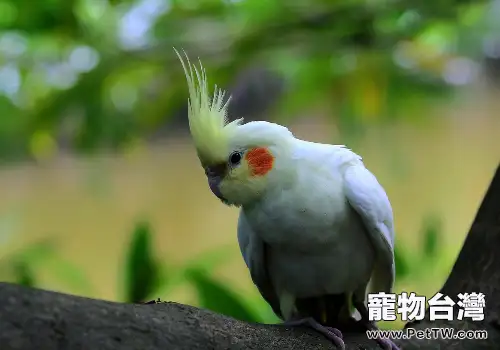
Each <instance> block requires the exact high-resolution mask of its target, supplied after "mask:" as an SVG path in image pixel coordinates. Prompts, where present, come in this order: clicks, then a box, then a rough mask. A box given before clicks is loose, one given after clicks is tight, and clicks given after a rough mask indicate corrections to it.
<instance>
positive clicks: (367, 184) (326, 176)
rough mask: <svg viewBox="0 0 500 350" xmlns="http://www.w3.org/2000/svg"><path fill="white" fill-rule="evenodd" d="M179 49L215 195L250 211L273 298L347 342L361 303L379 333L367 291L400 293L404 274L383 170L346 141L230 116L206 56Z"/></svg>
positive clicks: (247, 248) (290, 316)
mask: <svg viewBox="0 0 500 350" xmlns="http://www.w3.org/2000/svg"><path fill="white" fill-rule="evenodd" d="M175 52H176V53H177V55H178V56H179V59H180V60H181V63H182V66H183V68H184V72H185V74H186V78H187V82H188V89H189V111H188V117H189V129H190V133H191V136H192V140H193V143H194V145H195V148H196V150H197V153H198V158H199V160H200V162H201V165H202V166H203V168H204V169H205V173H206V176H207V178H208V183H209V186H210V189H211V190H212V192H213V193H214V194H215V195H216V196H217V197H218V198H219V199H220V200H221V201H223V202H224V203H225V204H227V205H233V206H236V207H239V208H240V215H239V221H238V241H239V245H240V249H241V253H242V255H243V258H244V260H245V263H246V265H247V267H248V269H249V270H250V275H251V278H252V280H253V282H254V284H255V285H256V286H257V288H258V289H259V291H260V293H261V294H262V296H263V297H264V299H265V300H266V301H267V302H268V303H269V305H270V306H271V307H272V309H273V310H274V312H275V313H276V314H277V315H278V316H279V317H280V318H282V319H283V320H284V321H285V323H284V325H288V326H291V325H308V326H310V327H312V328H314V329H315V330H317V331H319V332H321V333H322V334H323V335H325V336H327V337H328V338H329V339H331V340H332V341H333V342H334V343H335V344H336V345H337V346H338V347H340V348H344V343H343V341H342V333H341V332H340V331H339V329H337V328H333V327H337V326H339V327H340V326H341V325H344V326H345V325H348V324H357V323H353V322H355V321H354V319H353V311H354V309H357V310H358V312H359V313H360V315H361V316H362V317H361V322H362V323H363V324H364V325H365V327H368V328H370V329H374V327H375V325H374V324H373V323H372V322H370V321H369V320H368V312H367V309H366V305H365V302H366V300H365V299H366V294H367V292H368V291H369V292H371V293H375V292H385V293H391V291H392V288H393V283H394V278H395V263H394V222H393V213H392V208H391V204H390V202H389V199H388V197H387V195H386V192H385V191H384V189H383V188H382V186H381V185H380V184H379V182H378V181H377V179H376V178H375V176H374V175H373V174H372V173H371V172H370V171H369V170H368V169H367V168H366V167H365V166H364V164H363V162H362V159H361V157H360V156H358V155H357V154H355V153H354V152H353V151H351V150H349V149H348V148H346V147H345V146H342V145H328V144H319V143H313V142H308V141H304V140H300V139H297V138H295V137H294V135H293V134H292V133H291V132H290V131H289V130H288V129H287V128H285V127H283V126H281V125H278V124H274V123H269V122H264V121H254V122H249V123H246V124H243V120H242V119H238V120H235V121H233V122H228V121H227V117H226V116H227V106H228V103H229V100H230V98H229V99H227V100H226V102H224V95H225V92H224V91H223V90H220V89H218V88H217V86H216V87H215V92H214V95H213V97H211V96H210V94H209V92H208V87H207V78H206V74H205V71H204V68H203V66H202V65H201V62H200V66H199V68H197V67H196V66H192V65H191V63H190V62H189V58H188V57H187V55H186V60H187V63H185V62H184V61H183V58H182V57H181V56H180V54H179V53H178V52H177V51H175ZM350 322H351V323H350ZM358 323H359V322H358ZM345 327H347V326H345ZM365 330H366V328H365ZM380 343H381V344H382V345H383V346H384V347H386V348H389V349H390V348H391V347H392V348H394V349H397V347H396V345H395V344H393V343H392V342H391V341H388V340H380Z"/></svg>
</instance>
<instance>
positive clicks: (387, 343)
mask: <svg viewBox="0 0 500 350" xmlns="http://www.w3.org/2000/svg"><path fill="white" fill-rule="evenodd" d="M377 343H378V344H379V345H380V346H381V347H382V349H384V350H400V349H399V347H398V346H397V345H396V344H394V342H393V341H392V340H390V339H384V338H380V339H377Z"/></svg>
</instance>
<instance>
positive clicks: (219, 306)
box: [186, 268, 260, 322]
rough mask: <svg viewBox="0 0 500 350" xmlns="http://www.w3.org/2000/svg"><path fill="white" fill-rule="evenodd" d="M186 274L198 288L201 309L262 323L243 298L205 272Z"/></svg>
mask: <svg viewBox="0 0 500 350" xmlns="http://www.w3.org/2000/svg"><path fill="white" fill-rule="evenodd" d="M186 273H187V277H188V279H189V280H190V281H191V282H192V283H193V285H194V286H195V287H196V291H197V293H198V300H199V303H200V306H201V307H204V308H206V309H209V310H212V311H214V312H218V313H221V314H223V315H226V316H230V317H234V318H236V319H238V320H242V321H247V322H259V321H260V320H259V318H258V316H257V315H256V313H255V312H254V311H253V310H251V309H250V307H249V306H247V305H246V304H245V303H244V302H243V300H241V298H239V297H238V296H237V295H236V294H235V293H234V292H233V291H231V290H230V289H229V288H227V287H226V286H224V285H223V284H221V283H219V282H217V281H216V280H214V279H213V278H212V277H210V276H209V275H208V273H207V272H206V271H205V270H202V269H197V268H193V269H189V270H188V271H186Z"/></svg>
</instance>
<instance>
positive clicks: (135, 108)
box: [0, 0, 488, 159]
mask: <svg viewBox="0 0 500 350" xmlns="http://www.w3.org/2000/svg"><path fill="white" fill-rule="evenodd" d="M487 10H488V7H487V6H486V5H485V2H482V1H475V2H471V1H463V0H440V1H433V2H424V1H422V2H411V1H397V2H386V1H376V2H364V1H348V0H344V1H340V2H328V1H323V0H315V1H307V3H306V2H305V1H303V0H294V1H288V0H286V1H285V0H276V1H267V0H252V1H249V0H240V1H232V0H207V1H205V0H203V1H186V0H183V1H179V0H140V1H139V0H137V1H132V0H64V1H63V0H50V1H48V0H42V1H38V2H36V3H30V6H26V2H25V1H16V0H1V1H0V115H1V116H2V117H1V118H0V158H2V159H19V158H21V157H32V158H35V159H45V158H47V157H51V156H53V155H55V154H57V152H58V150H61V149H70V150H72V151H78V152H94V151H96V150H97V149H102V148H106V149H124V148H125V149H127V148H128V147H133V145H135V144H137V141H138V140H139V139H141V138H143V137H145V136H147V135H151V134H154V133H156V132H157V131H158V130H164V129H165V128H164V125H167V127H166V129H167V130H168V129H175V128H176V127H175V120H173V119H172V118H174V119H175V116H179V115H180V116H181V119H184V117H183V116H182V111H183V106H185V103H186V86H185V82H184V78H183V76H182V71H181V69H180V68H181V67H180V64H179V62H178V61H177V58H176V56H175V55H174V54H173V51H172V47H173V46H175V47H177V48H183V49H185V50H186V51H187V52H188V53H189V55H190V56H191V57H192V58H195V57H198V56H199V57H200V58H201V59H202V61H203V62H204V65H205V66H206V68H207V71H208V76H209V78H210V79H211V82H210V83H211V84H212V83H215V82H217V83H218V84H219V85H221V86H226V87H229V88H231V89H232V91H236V93H237V95H238V96H236V97H237V98H235V99H234V100H233V102H232V103H233V104H235V105H239V106H242V107H241V108H235V110H236V111H237V113H238V114H243V115H247V113H246V112H247V111H248V109H249V108H250V106H254V105H259V104H263V103H264V102H262V99H263V98H264V97H265V96H268V95H269V94H268V93H265V94H259V93H258V92H259V91H268V90H269V89H270V88H269V85H270V84H271V83H270V82H269V81H268V79H264V78H262V79H257V80H259V82H249V81H248V79H249V78H248V76H252V74H248V75H247V78H248V79H247V78H242V80H241V81H237V80H238V79H236V78H235V77H239V76H240V73H242V72H245V71H247V70H248V69H251V68H252V67H264V68H266V69H269V70H271V71H272V72H274V73H276V74H277V75H279V76H280V77H282V78H283V79H284V81H285V85H286V89H285V92H284V93H283V94H281V97H279V96H278V95H276V101H274V102H276V103H272V104H269V103H267V102H266V103H267V104H266V103H264V104H266V106H267V107H266V108H263V110H261V111H260V112H261V114H262V113H265V114H266V115H267V113H271V111H268V110H266V109H268V107H269V108H270V106H274V107H273V108H274V109H273V110H272V114H273V115H276V116H277V117H280V116H290V115H297V114H300V113H301V112H302V111H303V110H305V109H311V108H315V107H316V106H318V104H319V105H321V107H322V109H323V110H326V111H328V112H329V114H331V115H332V116H336V117H337V118H338V123H339V125H340V127H341V128H343V129H345V130H346V133H344V134H343V135H346V136H349V135H356V133H358V132H359V131H360V129H361V127H362V126H364V125H366V124H368V125H369V124H370V123H372V122H381V121H382V122H384V121H391V120H392V118H395V117H399V118H401V117H405V118H415V117H418V118H422V113H420V112H421V109H422V108H425V106H424V105H423V104H422V102H423V101H424V100H426V99H432V100H435V99H437V98H439V97H440V96H442V94H443V93H446V92H447V91H449V87H450V85H449V84H450V83H453V81H454V80H453V79H452V78H450V77H447V74H448V75H449V71H450V64H455V66H456V64H458V63H462V64H463V63H464V60H462V61H460V62H457V61H456V59H457V58H460V55H462V54H464V53H466V54H467V55H472V56H477V54H476V52H477V49H478V45H479V44H478V42H479V40H477V39H478V37H479V36H480V35H482V34H484V33H485V31H486V30H487V25H486V24H485V23H486V21H484V18H485V17H484V16H485V12H486V11H487ZM465 68H466V67H464V69H465ZM235 79H236V80H235ZM252 84H254V85H255V84H257V85H255V86H254V87H253V88H252V87H251V86H250V85H252ZM271 85H272V84H271ZM271 90H272V89H271ZM241 91H244V93H242V92H241ZM249 91H251V92H252V91H253V92H257V93H256V94H253V93H250V92H249ZM271 95H272V94H271ZM268 102H269V101H268ZM179 113H180V114H179ZM249 113H250V112H249ZM170 122H171V124H169V123H170ZM179 123H180V124H185V123H183V122H179Z"/></svg>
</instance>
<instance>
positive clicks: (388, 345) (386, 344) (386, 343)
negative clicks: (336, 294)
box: [353, 301, 400, 350]
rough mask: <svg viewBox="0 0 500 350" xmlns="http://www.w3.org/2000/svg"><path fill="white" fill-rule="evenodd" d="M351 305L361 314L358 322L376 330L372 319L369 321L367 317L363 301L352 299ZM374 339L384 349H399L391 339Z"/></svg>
mask: <svg viewBox="0 0 500 350" xmlns="http://www.w3.org/2000/svg"><path fill="white" fill-rule="evenodd" d="M353 305H354V307H355V308H356V309H357V310H358V312H359V314H360V315H361V320H360V322H362V323H363V324H364V325H365V326H366V328H368V329H369V330H378V327H377V326H376V325H375V324H374V323H373V322H372V321H370V318H369V317H368V310H367V309H366V306H365V304H364V303H363V302H359V301H353ZM376 341H377V343H379V345H380V346H381V347H382V348H383V349H385V350H400V349H399V347H398V346H397V345H396V344H394V342H393V341H392V340H391V339H383V338H378V339H376Z"/></svg>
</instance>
